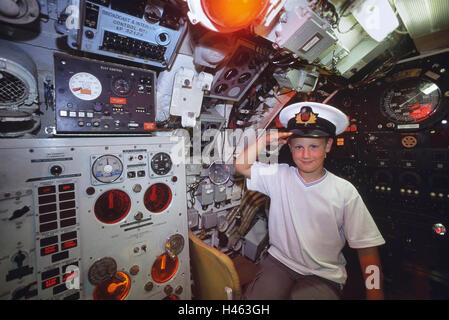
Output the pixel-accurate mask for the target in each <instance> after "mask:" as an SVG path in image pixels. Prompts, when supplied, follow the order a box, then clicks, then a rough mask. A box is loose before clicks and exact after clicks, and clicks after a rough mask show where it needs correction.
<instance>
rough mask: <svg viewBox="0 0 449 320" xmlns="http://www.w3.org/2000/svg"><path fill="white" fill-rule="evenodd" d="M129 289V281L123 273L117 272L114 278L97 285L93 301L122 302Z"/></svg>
mask: <svg viewBox="0 0 449 320" xmlns="http://www.w3.org/2000/svg"><path fill="white" fill-rule="evenodd" d="M130 289H131V279H130V277H129V276H128V275H127V274H126V273H125V272H123V271H118V272H117V273H116V274H115V275H114V277H113V278H112V279H111V280H109V281H106V282H103V283H101V284H99V285H97V286H96V287H95V289H94V293H93V299H94V300H124V299H125V298H126V296H127V295H128V293H129V290H130Z"/></svg>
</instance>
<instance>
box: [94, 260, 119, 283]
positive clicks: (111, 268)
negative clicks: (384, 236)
mask: <svg viewBox="0 0 449 320" xmlns="http://www.w3.org/2000/svg"><path fill="white" fill-rule="evenodd" d="M116 272H117V263H116V262H115V260H114V259H113V258H110V257H104V258H101V259H100V260H98V261H96V262H95V263H94V264H93V265H92V266H90V268H89V272H88V279H89V282H90V283H92V284H93V285H97V284H100V283H103V282H105V281H111V280H112V278H114V275H115V273H116Z"/></svg>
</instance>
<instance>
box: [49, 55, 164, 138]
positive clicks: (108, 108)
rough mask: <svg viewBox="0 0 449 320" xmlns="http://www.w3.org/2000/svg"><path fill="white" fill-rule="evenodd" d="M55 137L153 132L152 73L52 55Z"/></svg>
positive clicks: (154, 82)
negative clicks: (63, 135) (61, 135)
mask: <svg viewBox="0 0 449 320" xmlns="http://www.w3.org/2000/svg"><path fill="white" fill-rule="evenodd" d="M54 73H55V98H56V132H57V134H86V135H104V134H142V133H145V134H148V133H151V132H152V131H153V130H154V129H155V116H156V110H155V106H156V100H155V99H156V73H155V72H154V71H151V70H144V69H139V68H133V67H128V66H123V65H116V64H111V63H107V62H101V61H96V60H92V59H86V58H78V57H74V56H68V55H63V54H59V53H55V54H54Z"/></svg>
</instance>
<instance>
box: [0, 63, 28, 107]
mask: <svg viewBox="0 0 449 320" xmlns="http://www.w3.org/2000/svg"><path fill="white" fill-rule="evenodd" d="M27 91H28V90H27V87H26V85H25V83H24V82H23V81H22V80H20V79H19V78H17V77H16V76H14V75H12V74H10V73H7V72H4V71H1V72H0V105H11V104H17V103H21V102H22V101H24V100H25V99H26V97H27V96H28V93H27Z"/></svg>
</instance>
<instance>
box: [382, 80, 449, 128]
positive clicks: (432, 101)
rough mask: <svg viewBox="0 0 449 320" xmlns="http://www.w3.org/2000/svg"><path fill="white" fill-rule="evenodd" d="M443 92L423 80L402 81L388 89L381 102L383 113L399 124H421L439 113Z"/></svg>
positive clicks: (430, 82) (433, 84) (431, 83)
mask: <svg viewBox="0 0 449 320" xmlns="http://www.w3.org/2000/svg"><path fill="white" fill-rule="evenodd" d="M440 101H441V90H440V88H439V87H438V86H437V85H436V84H435V83H433V82H432V81H429V80H425V79H422V78H408V79H402V80H399V81H398V82H396V83H394V84H393V85H392V86H391V87H390V88H388V89H387V90H386V91H385V92H384V94H383V96H382V100H381V112H382V114H383V115H384V116H385V117H387V118H388V119H389V120H391V121H393V122H395V123H397V124H412V123H419V122H421V121H423V120H426V119H428V118H430V117H431V116H432V115H433V114H434V113H435V112H437V110H438V107H439V105H440Z"/></svg>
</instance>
